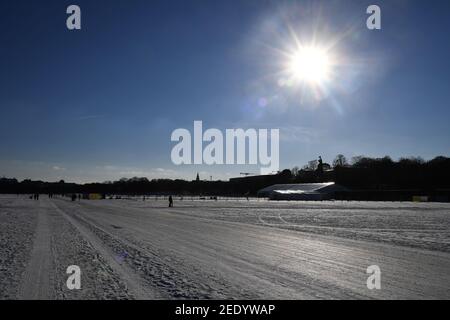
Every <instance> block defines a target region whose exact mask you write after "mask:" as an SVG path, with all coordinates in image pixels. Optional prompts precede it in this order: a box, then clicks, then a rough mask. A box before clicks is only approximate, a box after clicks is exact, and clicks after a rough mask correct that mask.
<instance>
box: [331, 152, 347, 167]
mask: <svg viewBox="0 0 450 320" xmlns="http://www.w3.org/2000/svg"><path fill="white" fill-rule="evenodd" d="M347 165H348V162H347V158H346V157H345V156H344V155H343V154H338V155H337V156H336V158H334V160H333V168H336V167H346V166H347Z"/></svg>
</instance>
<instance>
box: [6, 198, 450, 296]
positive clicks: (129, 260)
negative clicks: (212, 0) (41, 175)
mask: <svg viewBox="0 0 450 320" xmlns="http://www.w3.org/2000/svg"><path fill="white" fill-rule="evenodd" d="M174 200H175V207H174V208H168V207H167V204H168V203H167V202H166V201H163V200H162V199H159V200H158V201H156V200H155V199H150V200H146V201H142V198H135V199H123V200H97V201H89V200H82V201H77V202H71V201H68V200H67V199H62V198H56V199H55V198H54V199H48V198H47V197H45V196H41V199H40V200H39V201H34V200H30V199H28V198H27V197H25V196H16V195H0V241H1V245H0V298H3V299H22V298H23V299H46V298H47V299H199V298H200V299H201V298H207V299H224V298H226V299H232V298H241V299H266V298H267V299H271V298H274V299H372V298H373V299H401V298H412V299H436V298H446V299H449V298H450V273H449V270H450V204H435V203H389V202H341V201H336V202H332V201H329V202H268V201H255V200H252V201H242V200H241V201H237V200H229V201H225V200H219V201H211V200H200V201H198V200H197V201H192V200H190V199H189V198H185V199H184V200H182V201H181V200H180V199H178V198H175V199H174ZM70 265H78V266H79V267H80V268H81V272H82V274H81V289H80V290H69V289H68V288H67V286H66V280H67V277H68V276H69V275H67V274H66V268H67V267H68V266H70ZM371 265H378V266H379V267H380V269H381V289H380V290H376V289H375V290H369V289H368V288H367V285H366V280H367V277H368V276H369V275H368V274H366V269H367V267H368V266H371Z"/></svg>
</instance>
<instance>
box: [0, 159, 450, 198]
mask: <svg viewBox="0 0 450 320" xmlns="http://www.w3.org/2000/svg"><path fill="white" fill-rule="evenodd" d="M330 181H333V182H335V183H337V184H340V185H343V186H345V187H347V188H349V189H350V190H352V192H353V193H354V194H356V193H357V192H360V194H368V192H372V193H376V192H378V193H380V192H391V193H392V192H395V191H398V192H400V191H402V192H406V191H408V192H409V193H408V197H409V195H410V194H433V195H436V194H437V195H441V194H442V195H444V196H447V197H448V195H449V191H450V158H447V157H443V156H440V157H436V158H434V159H432V160H429V161H425V160H423V159H421V158H401V159H400V160H398V161H393V160H392V159H391V158H390V157H387V156H386V157H383V158H370V157H365V156H360V157H353V158H352V159H351V160H350V161H348V160H347V158H346V157H345V156H343V155H338V156H336V158H335V159H334V160H333V161H332V162H331V164H328V163H326V162H323V163H322V162H321V161H320V170H319V162H318V161H317V160H312V161H309V162H308V163H307V164H306V165H305V166H303V167H302V168H301V169H299V168H298V167H295V168H293V169H291V170H289V169H286V170H283V171H281V172H279V173H278V174H274V175H267V176H251V177H241V178H236V179H230V181H202V180H199V179H195V180H193V181H187V180H181V179H175V180H171V179H153V180H149V179H147V178H145V177H134V178H131V179H127V178H122V179H120V180H117V181H112V182H111V181H108V182H103V183H85V184H77V183H70V182H65V181H63V180H61V181H58V182H45V181H32V180H30V179H25V180H23V181H18V180H17V179H15V178H5V177H3V178H0V193H17V194H31V193H43V194H46V193H52V194H70V193H83V194H86V193H101V194H124V195H125V194H126V195H150V194H153V195H169V194H177V195H211V196H212V195H222V196H253V195H256V193H257V191H258V190H260V189H262V188H264V187H267V186H270V185H273V184H278V183H318V182H330ZM364 192H365V193H364Z"/></svg>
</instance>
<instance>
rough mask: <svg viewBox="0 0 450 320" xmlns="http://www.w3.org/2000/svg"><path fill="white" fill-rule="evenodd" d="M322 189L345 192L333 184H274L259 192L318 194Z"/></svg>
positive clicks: (342, 188)
mask: <svg viewBox="0 0 450 320" xmlns="http://www.w3.org/2000/svg"><path fill="white" fill-rule="evenodd" d="M323 189H333V190H334V189H337V190H339V191H341V190H345V188H344V187H342V186H340V185H336V184H335V183H334V182H326V183H296V184H275V185H272V186H270V187H267V188H264V189H261V190H259V192H261V193H263V192H277V193H284V194H298V193H320V192H321V191H325V190H323Z"/></svg>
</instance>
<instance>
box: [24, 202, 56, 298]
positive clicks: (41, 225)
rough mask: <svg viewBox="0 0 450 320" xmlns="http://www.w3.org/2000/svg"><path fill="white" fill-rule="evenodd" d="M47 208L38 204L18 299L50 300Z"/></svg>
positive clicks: (49, 252)
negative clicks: (35, 222) (32, 239)
mask: <svg viewBox="0 0 450 320" xmlns="http://www.w3.org/2000/svg"><path fill="white" fill-rule="evenodd" d="M47 210H48V208H47V207H45V206H43V202H42V200H40V202H39V209H38V211H37V214H38V223H37V226H36V232H35V238H34V243H33V250H32V251H31V257H30V260H29V263H28V266H27V268H26V270H25V274H24V276H23V278H22V284H21V286H20V290H19V297H18V298H19V299H24V300H46V299H51V298H52V286H51V261H52V257H51V255H52V253H51V252H52V251H51V247H50V245H51V244H50V243H51V242H50V223H49V217H48V212H47Z"/></svg>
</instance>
